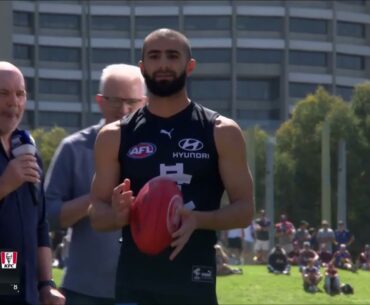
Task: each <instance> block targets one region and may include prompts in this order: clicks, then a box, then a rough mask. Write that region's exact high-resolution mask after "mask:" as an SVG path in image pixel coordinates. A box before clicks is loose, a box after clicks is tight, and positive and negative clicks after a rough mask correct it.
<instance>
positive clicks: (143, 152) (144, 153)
mask: <svg viewBox="0 0 370 305" xmlns="http://www.w3.org/2000/svg"><path fill="white" fill-rule="evenodd" d="M156 151H157V147H156V146H155V145H154V144H152V143H139V144H136V145H134V146H132V147H131V148H130V149H129V151H128V153H127V156H128V157H130V158H133V159H144V158H147V157H150V156H151V155H153V154H154V153H155V152H156Z"/></svg>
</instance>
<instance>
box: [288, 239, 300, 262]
mask: <svg viewBox="0 0 370 305" xmlns="http://www.w3.org/2000/svg"><path fill="white" fill-rule="evenodd" d="M300 253H301V248H300V247H299V244H298V242H297V241H294V242H293V250H292V251H290V252H289V253H288V262H289V264H291V265H292V266H297V265H298V262H299V255H300Z"/></svg>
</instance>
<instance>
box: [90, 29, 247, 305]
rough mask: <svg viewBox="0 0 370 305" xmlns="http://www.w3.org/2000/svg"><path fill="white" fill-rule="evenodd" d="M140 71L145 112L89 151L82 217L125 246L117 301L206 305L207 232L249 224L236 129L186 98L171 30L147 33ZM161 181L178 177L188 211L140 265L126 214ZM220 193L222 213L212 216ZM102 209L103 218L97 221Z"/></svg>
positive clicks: (185, 66)
mask: <svg viewBox="0 0 370 305" xmlns="http://www.w3.org/2000/svg"><path fill="white" fill-rule="evenodd" d="M139 65H140V69H141V72H142V74H143V76H144V78H145V83H146V85H147V88H148V102H147V105H146V106H145V107H143V108H141V109H140V110H138V111H137V112H135V113H134V114H133V115H132V116H130V117H128V118H126V119H125V120H122V121H121V122H120V123H119V124H117V123H113V124H109V125H107V126H105V127H104V128H103V129H102V130H101V131H100V132H99V135H98V137H97V140H96V144H95V168H96V174H95V176H94V179H93V183H92V188H91V198H92V210H91V213H90V216H91V218H92V219H93V220H94V219H95V223H96V224H97V223H98V221H97V220H98V219H100V220H102V219H103V218H104V219H106V222H104V223H103V221H101V222H100V224H99V225H96V226H95V227H96V228H97V229H99V230H112V229H116V230H117V229H122V236H123V241H124V243H123V244H122V248H121V255H120V260H119V264H118V269H117V283H116V301H117V304H140V305H141V304H161V305H163V304H177V305H191V304H209V305H210V304H212V305H215V304H217V302H218V301H217V296H216V258H215V249H214V245H215V244H216V241H217V239H216V231H217V230H229V229H233V228H242V227H246V226H248V225H249V224H250V222H251V220H252V215H253V187H252V184H253V183H252V178H251V175H250V171H249V168H248V165H247V160H246V149H245V146H246V143H245V140H244V138H243V134H242V131H241V129H240V127H239V126H238V125H237V124H236V122H234V121H233V120H231V119H229V118H226V117H224V116H221V115H220V114H218V113H216V112H214V111H212V110H210V109H208V108H206V107H203V106H202V105H200V104H198V103H196V102H194V101H191V100H190V98H189V97H188V95H187V91H186V86H185V84H186V79H187V77H188V76H189V75H190V74H191V73H192V71H193V70H194V69H195V66H196V62H195V59H193V58H192V57H191V50H190V44H189V41H188V39H187V38H186V37H185V36H184V35H183V34H181V33H179V32H177V31H174V30H172V29H158V30H156V31H154V32H152V33H150V34H149V35H148V36H147V37H146V38H145V39H144V46H143V52H142V59H141V61H140V63H139ZM204 90H209V89H208V88H204ZM195 98H196V97H195ZM142 145H144V146H145V147H146V148H148V151H150V153H148V154H146V155H145V156H144V157H143V156H141V155H140V156H139V154H138V153H137V148H138V147H142ZM107 147H109V150H107V149H106V148H107ZM170 175H171V176H172V177H173V176H176V177H177V179H178V181H176V182H177V183H178V185H179V186H181V191H182V194H183V197H184V201H185V202H186V203H189V204H188V205H187V207H191V208H192V210H190V208H189V209H186V208H184V209H181V210H180V212H179V217H180V218H181V226H180V228H179V229H178V230H177V231H176V232H174V233H173V234H172V238H173V240H172V243H171V245H170V247H168V248H166V249H165V250H164V251H163V252H161V253H160V254H158V255H157V256H148V255H145V254H144V253H141V252H140V250H139V249H138V248H137V246H136V244H135V243H134V241H133V238H132V235H131V231H130V226H129V219H130V207H131V204H132V203H133V199H134V197H133V196H136V194H137V193H138V192H139V190H140V189H141V188H142V187H143V185H144V184H145V183H146V182H147V181H148V180H149V179H152V178H154V177H157V176H170ZM225 189H226V191H227V194H228V197H229V202H230V204H229V205H227V206H225V207H221V205H220V201H221V196H222V194H223V192H224V190H225ZM102 206H104V207H106V208H110V213H111V217H110V218H108V217H106V216H105V215H106V214H102V213H99V212H98V211H99V209H101V207H102ZM107 213H108V212H107Z"/></svg>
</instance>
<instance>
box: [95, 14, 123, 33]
mask: <svg viewBox="0 0 370 305" xmlns="http://www.w3.org/2000/svg"><path fill="white" fill-rule="evenodd" d="M91 28H92V29H93V30H98V31H122V32H130V18H129V17H126V16H92V17H91Z"/></svg>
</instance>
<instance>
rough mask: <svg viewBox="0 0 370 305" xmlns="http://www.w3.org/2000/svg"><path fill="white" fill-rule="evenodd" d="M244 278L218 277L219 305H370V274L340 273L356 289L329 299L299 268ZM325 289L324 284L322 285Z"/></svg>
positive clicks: (259, 270)
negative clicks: (308, 285) (309, 286)
mask: <svg viewBox="0 0 370 305" xmlns="http://www.w3.org/2000/svg"><path fill="white" fill-rule="evenodd" d="M243 271H244V274H243V275H231V276H224V277H218V278H217V294H218V300H219V304H220V305H222V304H224V305H229V304H235V305H238V304H292V305H293V304H296V305H299V304H335V305H336V304H343V305H346V304H359V305H362V304H368V305H370V272H366V271H361V270H360V271H358V272H357V273H352V272H349V271H342V270H340V271H339V276H340V278H341V281H342V282H344V283H349V284H351V285H352V287H353V288H354V290H355V294H353V295H337V296H329V295H327V294H326V293H324V292H318V293H316V294H310V293H306V292H304V290H303V288H302V279H301V277H300V273H299V272H298V269H297V268H296V267H293V268H292V272H291V275H290V276H286V275H273V274H270V273H268V272H267V270H266V267H265V266H243ZM53 273H54V279H55V281H56V282H57V284H59V283H60V279H61V276H62V271H61V270H60V269H54V270H53ZM320 288H322V282H321V283H320Z"/></svg>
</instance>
